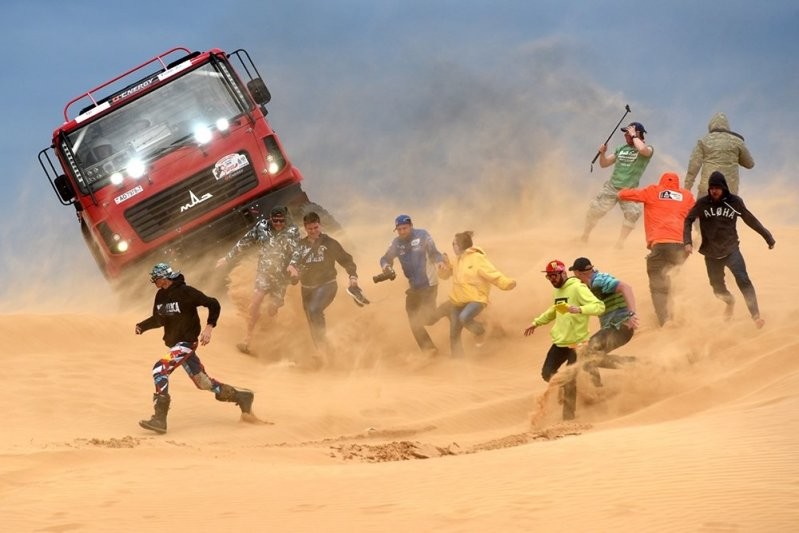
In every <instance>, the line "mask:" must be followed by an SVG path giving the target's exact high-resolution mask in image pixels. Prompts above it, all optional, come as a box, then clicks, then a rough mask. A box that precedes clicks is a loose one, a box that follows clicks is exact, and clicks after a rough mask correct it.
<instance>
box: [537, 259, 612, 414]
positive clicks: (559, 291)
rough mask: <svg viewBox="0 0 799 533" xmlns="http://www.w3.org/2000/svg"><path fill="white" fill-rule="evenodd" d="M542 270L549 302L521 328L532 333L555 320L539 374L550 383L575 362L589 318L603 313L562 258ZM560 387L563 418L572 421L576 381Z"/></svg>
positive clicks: (589, 290) (600, 305)
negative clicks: (542, 310) (548, 291)
mask: <svg viewBox="0 0 799 533" xmlns="http://www.w3.org/2000/svg"><path fill="white" fill-rule="evenodd" d="M543 272H544V274H545V275H546V278H547V279H548V280H549V282H550V283H551V284H552V286H553V287H554V288H555V290H554V291H553V293H552V305H550V306H549V308H548V309H547V310H546V311H544V312H543V313H541V314H540V315H539V316H538V317H537V318H536V319H535V320H533V323H532V324H531V325H530V326H529V327H528V328H527V329H525V330H524V336H525V337H528V336H530V335H532V334H533V333H535V330H536V328H537V327H538V326H543V325H544V324H548V323H550V322H552V321H553V320H554V321H555V325H554V326H553V327H552V330H551V332H550V335H551V336H552V346H551V347H550V348H549V351H548V352H547V358H546V360H545V361H544V366H543V367H542V368H541V377H543V378H544V381H546V382H549V380H550V379H551V378H552V376H554V375H555V373H556V372H557V371H558V369H559V368H560V367H561V366H562V365H563V363H566V364H567V365H572V364H574V363H576V362H577V350H576V347H577V346H578V345H581V344H583V343H585V342H586V341H587V340H588V320H589V318H590V317H591V316H599V315H601V314H602V313H604V312H605V304H604V303H603V302H602V300H600V299H599V298H597V297H596V296H594V294H593V293H592V292H591V289H589V288H588V287H587V286H586V285H585V284H584V283H583V282H582V281H580V280H579V279H577V278H570V277H569V274H568V272H567V271H566V265H565V264H563V262H562V261H558V260H553V261H550V262H549V263H547V266H546V269H545V270H544V271H543ZM561 387H562V389H563V419H564V420H571V419H573V418H574V410H575V407H576V403H577V384H576V382H575V380H574V379H569V380H567V381H566V382H564V383H563V384H562V385H561Z"/></svg>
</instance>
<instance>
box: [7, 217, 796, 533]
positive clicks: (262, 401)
mask: <svg viewBox="0 0 799 533" xmlns="http://www.w3.org/2000/svg"><path fill="white" fill-rule="evenodd" d="M609 218H610V217H609ZM434 223H437V221H435V220H434V221H431V224H430V225H428V224H426V223H425V224H420V225H421V226H428V227H430V228H431V230H434V231H433V233H434V236H436V238H437V240H438V242H439V243H440V244H441V245H442V248H443V247H444V245H445V244H446V243H448V242H449V239H450V237H451V233H452V232H454V231H459V230H463V229H467V228H461V227H450V226H449V225H446V224H442V225H441V226H442V228H443V229H434V227H433V226H432V224H434ZM603 224H605V222H603ZM615 224H616V222H615V221H611V220H609V221H607V223H606V225H605V227H606V229H607V232H608V233H607V235H608V237H607V238H605V237H603V236H602V235H601V234H598V235H597V238H596V240H595V241H594V242H592V243H590V244H589V245H587V246H583V247H581V246H579V245H578V244H577V243H576V242H574V241H571V240H570V239H569V238H567V239H564V238H563V235H564V231H563V229H562V228H563V227H562V226H561V225H557V224H554V223H553V226H552V227H544V228H542V227H537V228H535V230H534V231H533V230H532V229H530V230H529V231H521V232H519V233H513V234H509V233H507V232H504V231H500V230H498V229H492V228H491V227H487V228H486V229H485V230H484V231H482V232H481V231H478V234H477V240H478V241H479V243H480V244H481V245H482V246H484V247H485V248H486V249H487V250H488V252H489V255H490V256H491V258H492V260H493V261H494V262H495V263H496V264H497V265H498V266H500V268H501V269H502V270H504V271H506V272H507V273H509V274H510V275H512V276H514V277H516V278H517V279H518V281H519V285H518V287H517V289H516V290H514V291H512V292H508V293H502V292H500V291H495V292H494V293H492V305H491V307H490V309H489V311H488V314H487V315H486V319H487V320H489V321H490V322H491V323H492V324H493V325H494V333H493V335H492V338H491V339H490V340H489V342H488V343H487V344H486V346H485V347H484V348H483V349H481V350H477V349H476V348H475V347H474V346H473V344H472V342H471V339H470V338H469V334H468V333H466V334H465V344H466V349H467V357H466V358H465V359H464V360H452V359H451V358H449V356H448V355H447V353H448V346H447V325H446V323H445V322H442V323H440V324H437V325H436V326H434V327H433V328H432V332H433V335H434V339H435V341H436V342H437V343H438V344H439V346H440V347H441V348H442V352H443V353H442V355H441V356H439V357H437V358H425V357H424V356H422V355H421V354H419V353H418V352H417V350H416V349H415V346H414V344H413V341H412V338H411V336H410V332H409V331H408V328H407V324H406V321H405V316H404V311H403V294H402V292H403V290H404V285H403V283H402V282H401V281H400V280H398V281H396V282H393V283H383V284H380V285H373V284H372V283H371V281H370V280H369V275H370V274H372V273H374V272H372V269H373V268H374V265H376V264H377V257H379V255H380V254H381V253H382V251H383V246H384V244H385V243H387V241H388V238H389V237H390V228H389V230H388V231H386V229H385V228H375V227H357V228H355V229H353V235H355V236H357V237H358V239H357V240H358V242H359V243H360V247H359V248H358V250H357V253H356V260H358V262H359V266H360V267H361V277H362V280H364V282H363V285H364V288H365V291H366V293H367V295H368V296H369V297H370V298H371V299H372V301H373V303H372V304H371V305H370V306H368V307H367V308H365V309H359V308H357V307H356V306H355V305H353V303H352V302H351V301H349V299H348V298H347V297H346V296H345V295H342V294H341V293H340V294H339V297H338V298H337V300H336V301H335V302H334V303H333V305H332V306H331V307H330V309H329V311H328V319H329V323H330V336H331V338H332V339H333V342H334V343H335V345H336V346H337V354H336V357H335V358H334V359H333V360H332V361H331V362H330V366H328V367H326V368H323V369H321V370H319V371H308V370H305V369H303V362H304V360H305V358H306V357H307V356H308V354H309V353H310V350H311V343H310V340H309V338H308V334H307V327H306V325H305V323H304V319H303V317H302V314H301V310H300V308H299V295H298V291H297V289H296V288H292V289H291V290H290V291H289V295H288V299H287V301H288V303H287V306H286V308H284V309H283V310H282V311H281V313H280V315H279V316H278V318H277V321H276V322H275V323H274V324H264V325H263V328H262V329H261V330H260V331H259V332H258V336H257V339H256V343H255V344H256V349H257V350H258V352H259V354H258V357H255V358H254V357H247V356H244V355H241V354H239V353H238V352H236V350H235V348H233V346H234V345H235V343H236V342H237V341H238V340H239V338H240V336H241V334H242V332H243V328H244V324H243V320H242V317H241V315H240V310H241V309H243V308H244V306H245V305H246V300H247V297H248V294H249V290H250V283H251V275H252V268H251V264H248V263H247V262H246V261H245V263H244V264H242V265H241V266H240V267H238V268H237V269H235V270H234V271H233V272H232V273H231V285H230V290H229V293H228V294H226V295H220V296H221V297H222V299H223V312H222V320H221V321H220V326H219V327H218V328H217V330H216V331H215V333H214V339H213V341H212V343H211V344H210V345H209V346H208V347H205V349H203V350H201V351H200V355H201V357H202V359H203V362H204V363H205V365H206V368H207V369H208V371H209V373H210V374H211V375H212V376H214V377H216V378H217V379H220V380H222V381H226V382H230V383H232V384H235V385H241V386H246V387H250V388H252V389H254V390H255V391H256V393H257V395H256V402H255V411H256V413H257V414H258V416H259V417H260V418H262V419H264V420H266V421H269V422H271V423H272V424H271V425H267V424H261V425H259V424H246V423H242V422H240V421H239V415H238V414H237V409H236V408H235V407H234V406H231V404H222V403H219V402H216V401H214V399H213V396H212V395H210V394H208V393H206V392H200V391H197V390H196V389H194V387H193V385H192V384H191V382H190V381H189V380H188V379H187V378H186V377H185V376H184V375H182V373H181V371H177V372H175V374H174V375H173V378H172V386H171V387H172V396H173V404H172V410H171V411H170V415H169V432H168V433H167V434H166V435H163V436H156V435H154V434H151V433H148V432H146V431H145V430H142V429H140V428H139V427H138V425H137V421H138V420H139V419H140V418H146V417H148V416H149V414H150V412H151V405H150V395H151V378H150V368H151V366H152V364H153V362H154V361H155V359H156V358H157V357H158V355H159V354H160V353H161V351H163V350H164V347H163V345H162V344H161V341H160V334H159V333H158V332H148V333H147V334H145V335H143V336H135V335H134V334H133V325H134V324H135V322H137V321H138V320H141V319H142V318H144V317H145V316H146V315H147V314H148V312H149V298H150V297H151V296H152V294H150V293H146V296H147V299H146V300H145V302H142V303H141V304H138V303H137V304H135V305H132V306H128V307H127V308H125V309H123V310H121V311H120V310H119V308H118V307H116V306H114V305H112V304H108V310H107V312H97V313H95V312H91V313H86V314H75V313H74V310H64V309H53V310H52V312H51V313H48V314H44V313H36V314H33V313H23V312H20V313H15V314H6V315H2V316H0V336H1V337H2V339H3V340H4V342H3V348H4V353H3V362H4V365H3V368H4V371H5V380H4V384H5V387H4V394H3V395H2V400H0V406H2V411H3V413H4V416H5V424H4V426H5V429H4V430H3V431H2V433H0V473H1V475H0V523H2V524H3V527H2V529H3V530H5V531H134V530H136V531H139V530H143V529H144V528H148V529H150V530H156V531H159V530H167V529H170V530H178V531H180V530H192V531H218V530H232V529H242V530H246V531H262V530H279V531H280V530H282V531H310V530H314V531H332V530H347V531H365V530H381V531H430V530H446V531H480V530H484V529H486V528H489V527H490V528H493V529H494V530H497V531H530V530H540V531H543V530H577V531H610V530H626V531H793V530H795V529H796V527H797V524H799V510H797V506H796V502H797V501H799V484H797V479H799V463H798V462H797V460H796V452H797V449H798V448H797V445H799V358H797V356H796V354H797V348H799V333H797V330H796V327H795V325H794V317H795V316H796V314H797V311H799V309H797V308H798V307H799V304H798V303H797V299H796V295H797V288H798V287H799V283H797V282H796V281H795V280H794V278H792V277H791V275H790V273H784V272H785V271H786V266H788V265H791V264H793V260H794V258H795V251H794V250H795V249H796V245H797V244H799V235H797V231H796V229H794V228H790V227H781V228H780V227H778V228H775V227H772V228H771V229H772V231H773V232H774V234H775V236H776V237H777V241H778V245H777V248H776V249H775V250H773V251H768V250H767V249H766V247H765V245H764V244H763V243H762V241H760V240H759V237H757V236H756V235H754V234H751V232H750V231H749V230H748V229H747V228H742V230H741V235H742V241H743V248H744V255H745V256H746V259H747V262H748V265H749V270H750V274H751V276H752V278H753V280H754V282H755V285H756V287H757V289H758V296H759V298H760V304H761V307H762V310H763V316H764V317H765V319H766V320H767V325H766V327H765V328H764V329H762V330H757V329H756V328H755V327H754V325H753V324H752V322H751V320H750V319H749V318H748V317H747V316H746V313H745V308H744V306H743V302H742V299H741V298H740V297H738V300H739V305H738V307H737V309H736V313H735V316H734V318H733V320H732V321H731V322H724V321H723V320H722V318H721V310H722V307H723V304H721V303H720V302H718V301H716V300H715V299H714V298H713V296H712V293H711V290H710V287H709V286H708V284H707V280H706V276H705V272H704V265H703V263H702V261H701V258H700V257H699V256H694V257H692V258H691V259H690V260H689V262H688V263H686V265H685V266H684V267H683V268H682V269H681V270H680V272H679V273H677V274H676V275H675V278H674V289H675V295H676V302H675V306H676V312H677V320H676V323H675V324H673V325H671V326H669V327H667V328H663V329H659V328H656V327H655V326H654V324H655V319H654V313H653V311H652V308H651V303H650V300H649V295H648V290H647V280H646V274H645V269H644V259H643V258H644V255H645V253H646V251H645V250H644V247H643V238H642V235H641V230H640V228H639V229H638V230H636V233H635V234H634V235H633V236H632V237H631V239H630V241H629V243H628V245H627V246H626V248H625V249H624V250H622V251H620V252H619V251H613V250H611V245H612V242H613V238H615V232H616V228H615ZM468 229H474V228H468ZM363 243H374V244H371V245H369V246H364V245H363ZM578 255H587V256H589V257H591V258H592V259H593V261H594V263H595V264H596V265H597V266H599V267H600V268H601V269H605V270H608V271H610V272H613V273H614V274H616V275H617V276H618V277H620V278H622V279H624V280H625V281H628V282H629V283H631V284H632V285H633V287H634V289H635V291H636V296H637V299H638V301H639V306H638V307H639V310H640V315H641V317H642V320H643V325H642V328H641V330H640V331H639V333H638V334H637V335H636V337H635V338H633V340H632V341H631V342H630V343H629V344H628V345H627V346H625V347H623V348H622V349H620V350H619V352H618V353H621V354H626V355H634V356H636V357H637V358H638V362H637V363H636V364H634V365H631V366H629V367H627V368H624V369H620V370H612V371H605V372H604V374H603V378H604V381H605V386H604V387H603V388H601V389H596V388H594V387H592V386H591V385H590V383H589V382H588V381H586V380H585V379H584V378H581V381H580V387H579V389H580V404H579V405H578V418H577V419H576V420H575V421H573V422H571V423H568V424H565V423H563V422H561V421H560V416H559V406H558V405H557V403H556V400H555V399H554V398H553V399H550V400H549V401H548V402H545V403H544V405H543V410H542V411H539V409H540V407H541V406H540V404H539V401H540V399H541V398H542V396H543V395H544V392H545V391H546V384H545V383H544V382H543V381H542V380H541V378H540V366H541V364H542V362H543V358H544V355H545V353H546V350H547V348H548V346H549V343H550V340H549V331H548V328H541V330H539V331H537V332H536V334H535V335H534V336H533V337H531V338H524V337H523V336H522V335H521V332H522V330H523V329H524V327H526V325H527V324H528V323H529V320H530V319H531V318H533V317H534V316H535V315H536V314H538V313H539V312H540V311H541V310H542V309H543V308H544V306H545V305H546V303H547V301H548V295H549V293H550V286H549V284H548V283H547V282H546V280H545V279H544V278H543V276H541V275H540V273H539V272H538V271H539V270H540V269H541V266H542V265H543V264H544V262H545V261H547V260H548V259H550V258H553V257H559V258H562V259H563V260H564V261H570V260H572V259H573V258H574V257H576V256H578ZM786 274H787V275H786ZM730 281H731V280H730ZM189 282H191V280H189ZM149 290H152V288H151V287H150V286H143V287H142V291H149ZM447 290H448V284H447V283H446V282H444V283H442V289H441V292H440V294H439V300H443V298H444V296H445V294H446V292H447ZM733 291H734V292H736V291H737V289H735V288H733ZM736 294H737V293H736ZM503 332H504V334H503ZM289 361H296V362H297V366H292V364H290V363H289ZM533 417H536V419H537V420H538V423H537V425H536V426H535V427H533V426H531V423H530V421H531V419H532V418H533Z"/></svg>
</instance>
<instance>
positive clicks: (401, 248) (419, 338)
mask: <svg viewBox="0 0 799 533" xmlns="http://www.w3.org/2000/svg"><path fill="white" fill-rule="evenodd" d="M394 230H395V231H396V232H397V236H396V237H395V238H394V240H393V241H391V244H390V245H389V247H388V250H386V253H385V255H383V257H381V258H380V268H381V269H382V270H383V274H381V275H378V276H375V278H374V281H375V283H378V282H380V281H385V280H393V279H394V278H395V277H396V274H395V273H394V268H393V265H394V259H399V262H400V266H402V273H403V274H404V275H405V277H406V278H408V284H409V288H408V290H407V291H405V312H406V314H407V315H408V321H409V323H410V326H411V332H412V333H413V338H414V339H416V344H418V345H419V348H421V349H422V350H423V351H426V352H431V353H433V354H435V353H438V349H437V348H436V345H435V344H434V343H433V340H432V339H431V338H430V335H429V334H428V333H427V330H426V329H425V326H429V325H431V324H432V323H433V322H434V320H435V317H436V297H437V296H438V272H437V271H438V270H441V269H445V268H446V262H445V260H444V256H443V255H442V254H441V252H439V251H438V249H437V248H436V244H435V242H433V238H432V237H431V236H430V234H429V233H428V232H427V230H424V229H421V228H414V227H413V222H412V221H411V217H409V216H408V215H399V216H398V217H397V218H396V219H395V220H394Z"/></svg>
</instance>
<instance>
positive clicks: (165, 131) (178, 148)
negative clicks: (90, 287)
mask: <svg viewBox="0 0 799 533" xmlns="http://www.w3.org/2000/svg"><path fill="white" fill-rule="evenodd" d="M234 64H235V65H236V66H238V67H240V70H239V71H237V70H236V69H234V66H233V65H234ZM242 73H243V74H244V76H242ZM270 99H271V96H270V94H269V91H268V89H267V87H266V84H265V83H264V81H263V79H262V78H261V76H260V74H259V73H258V70H257V69H256V67H255V64H254V63H253V62H252V60H251V59H250V55H249V54H248V53H247V51H246V50H243V49H239V50H236V51H234V52H232V53H229V54H228V53H225V52H223V51H222V50H219V49H212V50H208V51H205V52H191V51H190V50H188V49H187V48H182V47H181V48H173V49H171V50H168V51H166V52H164V53H162V54H160V55H158V56H156V57H154V58H152V59H150V60H149V61H147V62H145V63H142V64H141V65H139V66H137V67H134V68H132V69H131V70H129V71H127V72H125V73H124V74H121V75H120V76H118V77H116V78H114V79H112V80H110V81H108V82H106V83H103V84H102V85H100V86H98V87H96V88H94V89H92V90H90V91H88V92H86V93H84V94H81V95H79V96H78V97H76V98H74V99H72V100H70V101H69V102H68V103H67V104H66V106H65V107H64V120H65V122H64V123H63V124H62V125H61V126H59V127H58V128H56V130H55V131H54V132H53V141H52V145H51V146H50V147H48V148H45V149H44V150H42V151H41V152H39V163H40V164H41V166H42V169H43V170H44V172H45V174H46V175H47V177H48V179H49V181H50V183H51V185H52V186H53V189H54V190H55V192H56V193H57V195H58V198H59V199H60V201H61V203H62V204H64V205H73V206H74V207H75V209H76V211H77V218H78V221H79V223H80V229H81V232H82V234H83V237H84V240H85V241H86V244H87V246H88V247H89V249H90V251H91V253H92V256H93V257H94V259H95V261H96V262H97V264H98V266H99V267H100V269H101V270H102V272H103V273H104V274H105V276H106V277H107V278H108V279H109V280H114V279H116V278H118V277H119V276H120V275H121V274H122V273H124V272H125V271H126V270H127V269H129V268H131V267H133V266H135V265H139V264H140V263H142V262H144V261H149V262H151V263H152V262H159V261H170V260H178V262H179V263H180V264H182V265H185V264H187V262H188V260H189V259H197V258H202V257H205V258H206V259H211V257H209V253H211V252H213V251H214V248H215V247H222V246H229V245H231V244H232V243H233V242H235V240H236V239H237V238H238V237H240V236H241V235H243V234H244V232H245V231H246V230H247V229H249V228H250V227H252V226H253V224H255V222H256V221H257V220H258V218H259V217H261V216H267V215H268V214H269V211H270V209H271V208H272V207H273V206H274V205H278V204H280V205H287V206H288V207H289V209H290V210H291V212H292V213H293V214H294V215H295V216H297V215H298V214H301V213H302V212H303V211H304V210H305V209H307V206H308V205H312V204H309V203H308V197H307V195H306V194H305V192H303V190H302V188H301V182H302V179H303V178H302V174H301V173H300V171H299V170H298V169H297V168H296V167H294V166H293V165H292V164H291V162H290V161H289V158H288V157H287V155H286V152H285V151H284V150H283V146H282V145H281V142H280V140H279V139H278V137H277V135H275V132H274V131H273V130H272V128H271V127H270V125H269V123H268V122H267V120H266V114H267V110H266V104H267V103H268V102H269V101H270ZM78 102H82V106H83V107H82V108H80V110H79V111H77V113H76V114H70V111H71V109H72V108H73V106H74V105H75V104H77V103H78ZM53 155H54V156H55V159H57V162H58V166H56V165H55V164H54V163H53ZM57 168H60V169H61V170H57ZM320 210H321V209H320ZM321 211H322V213H320V215H323V216H327V217H329V215H328V214H327V213H326V212H324V210H321ZM149 266H150V265H149V264H148V265H147V268H149Z"/></svg>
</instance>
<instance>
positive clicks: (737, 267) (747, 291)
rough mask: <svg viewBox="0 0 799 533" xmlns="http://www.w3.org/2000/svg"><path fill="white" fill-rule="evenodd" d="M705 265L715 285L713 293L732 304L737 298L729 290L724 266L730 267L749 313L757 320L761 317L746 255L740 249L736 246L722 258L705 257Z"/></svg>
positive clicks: (713, 285)
mask: <svg viewBox="0 0 799 533" xmlns="http://www.w3.org/2000/svg"><path fill="white" fill-rule="evenodd" d="M705 267H706V268H707V277H708V279H709V280H710V286H711V287H713V294H715V295H716V298H718V299H719V300H722V301H723V302H725V303H726V304H727V305H732V304H733V303H734V302H735V298H733V296H732V294H730V291H729V290H727V284H726V283H724V267H727V268H729V269H730V272H732V275H733V277H734V278H735V283H737V284H738V288H739V289H740V290H741V294H743V295H744V301H745V302H746V307H747V309H749V314H750V315H752V318H754V319H755V320H757V319H758V318H760V309H759V308H758V305H757V295H756V294H755V287H754V285H752V280H750V279H749V274H747V273H746V262H744V256H743V255H742V254H741V250H740V249H738V248H736V249H735V251H734V252H732V253H731V254H730V255H728V256H727V257H722V258H720V259H714V258H712V257H705Z"/></svg>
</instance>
